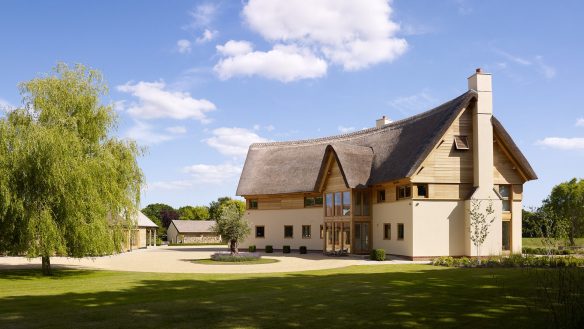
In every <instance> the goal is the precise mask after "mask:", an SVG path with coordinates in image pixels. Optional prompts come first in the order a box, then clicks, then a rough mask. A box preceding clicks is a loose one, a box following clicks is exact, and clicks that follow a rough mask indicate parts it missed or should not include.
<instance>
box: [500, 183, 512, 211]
mask: <svg viewBox="0 0 584 329" xmlns="http://www.w3.org/2000/svg"><path fill="white" fill-rule="evenodd" d="M503 186H506V187H507V191H508V193H507V196H503V194H502V193H501V187H503ZM498 190H499V195H500V196H501V202H502V204H501V210H502V212H503V213H510V212H511V211H512V208H513V203H512V202H513V185H510V184H499V189H498ZM505 203H508V204H509V210H505V209H504V206H503V205H504V204H505Z"/></svg>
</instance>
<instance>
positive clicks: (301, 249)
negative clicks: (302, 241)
mask: <svg viewBox="0 0 584 329" xmlns="http://www.w3.org/2000/svg"><path fill="white" fill-rule="evenodd" d="M299 250H300V253H301V254H306V252H307V251H308V250H307V249H306V246H300V249H299Z"/></svg>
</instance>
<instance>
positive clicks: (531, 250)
mask: <svg viewBox="0 0 584 329" xmlns="http://www.w3.org/2000/svg"><path fill="white" fill-rule="evenodd" d="M522 252H523V253H524V254H527V255H547V254H548V252H549V253H550V254H551V255H571V254H575V253H578V251H577V250H570V249H556V248H551V249H549V250H548V249H546V248H541V247H540V248H529V247H524V248H523V249H522Z"/></svg>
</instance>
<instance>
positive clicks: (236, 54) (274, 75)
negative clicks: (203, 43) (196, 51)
mask: <svg viewBox="0 0 584 329" xmlns="http://www.w3.org/2000/svg"><path fill="white" fill-rule="evenodd" d="M217 50H218V51H219V52H220V53H221V54H223V55H224V56H225V57H223V58H222V59H221V60H220V61H219V63H217V65H215V67H214V69H215V71H216V72H217V73H218V74H219V78H221V79H223V80H226V79H230V78H232V77H234V76H254V75H257V76H261V77H264V78H268V79H273V80H279V81H282V82H290V81H294V80H299V79H308V78H319V77H322V76H324V75H326V71H327V63H326V62H325V61H324V60H323V59H321V58H318V57H317V56H316V55H314V54H313V53H312V52H311V51H310V50H309V49H307V48H301V47H298V46H296V45H283V44H279V45H275V46H274V48H273V49H272V50H270V51H267V52H264V51H253V48H252V46H251V44H250V43H248V42H245V41H233V40H232V41H229V42H227V43H226V44H225V45H223V46H218V47H217Z"/></svg>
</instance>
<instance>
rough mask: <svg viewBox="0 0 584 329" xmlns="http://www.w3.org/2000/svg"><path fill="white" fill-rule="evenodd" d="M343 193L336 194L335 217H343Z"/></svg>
mask: <svg viewBox="0 0 584 329" xmlns="http://www.w3.org/2000/svg"><path fill="white" fill-rule="evenodd" d="M341 201H342V199H341V192H336V193H335V216H341V215H342V213H341V207H342V206H341Z"/></svg>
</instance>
